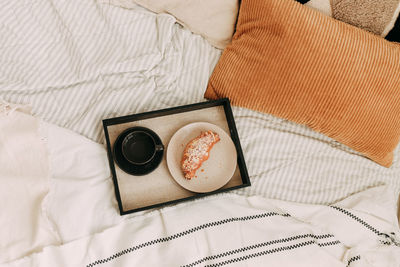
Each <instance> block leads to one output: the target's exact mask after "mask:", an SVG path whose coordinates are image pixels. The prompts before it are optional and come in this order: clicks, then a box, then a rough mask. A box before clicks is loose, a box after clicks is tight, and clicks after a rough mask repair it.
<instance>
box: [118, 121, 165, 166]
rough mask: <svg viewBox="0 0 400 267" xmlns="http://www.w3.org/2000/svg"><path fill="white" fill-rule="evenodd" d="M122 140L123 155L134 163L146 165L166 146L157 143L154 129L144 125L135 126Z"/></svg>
mask: <svg viewBox="0 0 400 267" xmlns="http://www.w3.org/2000/svg"><path fill="white" fill-rule="evenodd" d="M132 130H133V131H131V132H130V133H129V134H128V135H127V136H125V138H124V139H123V140H122V155H123V156H124V158H125V159H126V160H127V161H129V162H130V163H132V164H135V165H144V164H146V163H149V162H150V161H151V160H152V159H153V158H154V156H155V155H156V153H157V152H158V151H162V150H164V146H163V145H162V144H160V143H157V142H156V140H155V138H154V137H153V135H155V136H157V135H156V134H155V133H154V132H153V131H152V130H150V129H147V128H144V127H135V129H132Z"/></svg>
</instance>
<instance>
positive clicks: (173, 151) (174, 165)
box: [167, 122, 237, 193]
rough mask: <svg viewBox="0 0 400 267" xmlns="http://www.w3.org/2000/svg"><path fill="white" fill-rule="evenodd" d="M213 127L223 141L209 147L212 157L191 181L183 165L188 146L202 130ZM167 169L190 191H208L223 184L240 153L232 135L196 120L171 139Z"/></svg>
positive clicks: (232, 169)
mask: <svg viewBox="0 0 400 267" xmlns="http://www.w3.org/2000/svg"><path fill="white" fill-rule="evenodd" d="M208 130H211V131H213V132H215V133H217V134H218V135H219V138H220V141H219V142H217V143H216V144H215V145H214V146H213V147H212V148H211V150H210V156H209V158H208V159H207V160H206V161H204V162H203V164H202V165H201V167H200V168H199V169H198V170H197V171H196V175H195V177H194V178H192V179H191V180H187V179H185V177H184V176H183V173H182V170H181V167H180V164H181V160H182V156H183V150H184V149H185V147H186V145H187V144H188V143H189V142H190V141H191V140H193V139H194V138H196V137H197V136H199V135H200V134H201V132H204V131H208ZM167 164H168V169H169V171H170V173H171V175H172V177H173V178H174V179H175V181H176V182H177V183H178V184H180V185H181V186H182V187H184V188H186V189H187V190H190V191H193V192H197V193H205V192H211V191H214V190H217V189H219V188H221V187H222V186H224V185H225V184H226V183H227V182H228V181H229V180H230V179H231V178H232V175H233V173H234V172H235V169H236V164H237V154H236V148H235V145H234V143H233V141H232V139H231V137H230V136H229V135H228V134H227V133H226V132H225V131H224V130H222V129H221V128H220V127H218V126H216V125H214V124H211V123H207V122H195V123H191V124H188V125H186V126H184V127H182V128H180V129H179V130H178V131H177V132H176V133H175V134H174V135H173V136H172V138H171V140H170V142H169V144H168V147H167Z"/></svg>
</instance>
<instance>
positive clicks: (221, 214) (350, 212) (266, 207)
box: [0, 187, 400, 267]
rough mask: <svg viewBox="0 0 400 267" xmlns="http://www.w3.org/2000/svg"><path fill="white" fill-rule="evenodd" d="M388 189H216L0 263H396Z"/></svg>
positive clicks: (398, 251) (399, 259) (399, 251)
mask: <svg viewBox="0 0 400 267" xmlns="http://www.w3.org/2000/svg"><path fill="white" fill-rule="evenodd" d="M396 197H397V196H396V195H395V194H394V193H393V191H392V190H391V189H390V188H387V187H377V188H373V189H369V190H367V191H365V192H363V193H359V194H357V195H354V196H352V197H351V198H349V199H346V200H345V201H343V202H340V203H337V204H335V205H334V206H320V205H309V204H296V203H290V202H284V201H278V200H268V199H264V198H261V197H244V196H237V195H234V194H224V195H220V196H218V197H209V198H207V199H203V200H201V201H192V202H189V203H185V204H180V205H177V206H174V207H168V208H164V209H161V210H157V211H154V212H152V213H149V214H147V215H143V216H137V217H135V218H132V219H128V220H126V221H125V222H123V223H120V224H118V225H117V226H115V227H112V228H109V229H107V230H105V231H103V232H101V233H98V234H95V235H92V236H89V237H86V238H81V239H79V240H76V241H73V242H70V243H67V244H64V245H62V246H51V247H46V248H45V249H44V250H43V252H41V253H36V254H33V255H31V256H29V257H25V258H23V259H21V260H17V261H14V262H11V263H9V264H4V265H1V264H0V266H2V267H5V266H7V267H25V266H60V267H61V266H86V267H92V266H118V267H123V266H144V265H145V266H225V265H229V266H266V265H268V266H362V267H366V266H376V267H382V266H399V264H400V256H399V255H400V243H397V242H399V241H400V239H399V237H400V231H399V228H398V223H397V219H396V217H395V216H393V214H394V210H395V209H396V205H393V203H394V199H395V198H396ZM371 199H373V201H374V203H370V202H371ZM388 203H392V205H390V206H389V205H387V204H388ZM371 204H372V205H371ZM382 205H385V207H386V208H387V211H390V212H386V211H385V212H382V211H381V206H382ZM396 244H397V245H396Z"/></svg>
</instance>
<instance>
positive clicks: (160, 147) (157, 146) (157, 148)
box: [156, 145, 164, 151]
mask: <svg viewBox="0 0 400 267" xmlns="http://www.w3.org/2000/svg"><path fill="white" fill-rule="evenodd" d="M161 150H164V146H163V145H156V151H161Z"/></svg>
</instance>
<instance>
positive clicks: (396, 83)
mask: <svg viewBox="0 0 400 267" xmlns="http://www.w3.org/2000/svg"><path fill="white" fill-rule="evenodd" d="M205 97H207V98H210V99H215V98H219V97H229V98H230V99H231V101H232V103H233V104H234V105H238V106H242V107H247V108H252V109H255V110H258V111H262V112H266V113H270V114H272V115H275V116H278V117H281V118H284V119H289V120H292V121H294V122H296V123H300V124H304V125H307V126H309V127H311V128H312V129H314V130H316V131H319V132H321V133H323V134H325V135H327V136H329V137H331V138H334V139H335V140H337V141H339V142H341V143H343V144H345V145H347V146H349V147H351V148H353V149H355V150H357V151H359V152H361V153H362V154H363V155H365V156H366V157H368V158H370V159H372V160H374V161H376V162H377V163H379V164H381V165H383V166H386V167H388V166H390V165H391V163H392V160H393V150H394V149H395V148H396V146H397V144H398V143H399V141H400V45H399V44H396V43H389V42H387V41H385V40H384V39H382V38H380V37H377V36H375V35H372V34H370V33H368V32H366V31H363V30H360V29H357V28H355V27H353V26H350V25H348V24H345V23H342V22H339V21H336V20H334V19H332V18H330V17H328V16H325V15H323V14H321V13H318V12H317V11H314V10H312V9H309V8H307V7H304V6H302V5H301V4H299V3H297V2H295V1H291V0H271V1H256V0H249V1H245V2H243V3H242V5H241V8H240V13H239V20H238V25H237V31H236V33H235V36H234V37H233V42H232V44H231V45H230V46H228V47H227V48H226V49H225V51H224V53H223V54H222V56H221V59H220V61H219V62H218V64H217V66H216V68H215V70H214V72H213V74H212V76H211V79H210V82H209V85H208V88H207V91H206V93H205Z"/></svg>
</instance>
